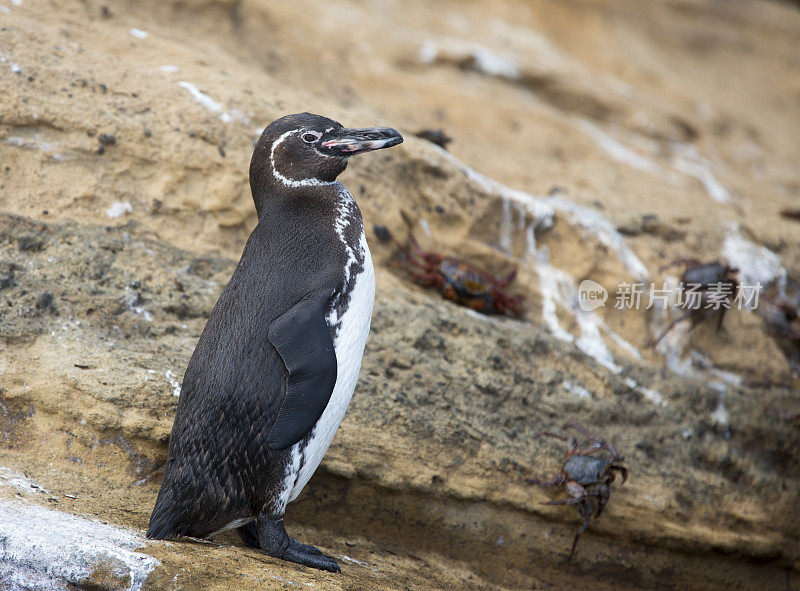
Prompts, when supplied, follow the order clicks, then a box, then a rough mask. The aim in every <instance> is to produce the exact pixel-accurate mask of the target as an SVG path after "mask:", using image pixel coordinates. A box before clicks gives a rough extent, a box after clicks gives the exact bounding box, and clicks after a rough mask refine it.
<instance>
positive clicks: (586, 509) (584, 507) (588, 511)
mask: <svg viewBox="0 0 800 591" xmlns="http://www.w3.org/2000/svg"><path fill="white" fill-rule="evenodd" d="M578 510H579V511H580V512H581V515H583V525H581V527H580V529H579V530H578V533H576V534H575V540H574V541H573V542H572V550H570V551H569V557H568V558H567V560H572V555H573V554H575V548H577V547H578V540H579V539H580V537H581V535H583V532H585V531H586V528H588V527H589V521H591V519H592V508H591V506H590V505H589V503H587V502H586V501H584V502H583V503H582V504H581V505H580V506H579V507H578Z"/></svg>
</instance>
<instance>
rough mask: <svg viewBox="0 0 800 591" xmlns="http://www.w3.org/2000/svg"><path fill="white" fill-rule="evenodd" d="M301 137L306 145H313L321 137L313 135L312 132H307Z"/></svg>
mask: <svg viewBox="0 0 800 591" xmlns="http://www.w3.org/2000/svg"><path fill="white" fill-rule="evenodd" d="M300 137H301V139H302V140H303V141H304V142H305V143H307V144H313V143H314V142H316V141H317V140H318V139H319V137H320V136H319V135H317V134H316V133H311V132H308V131H307V132H306V133H304V134H303V135H302V136H300Z"/></svg>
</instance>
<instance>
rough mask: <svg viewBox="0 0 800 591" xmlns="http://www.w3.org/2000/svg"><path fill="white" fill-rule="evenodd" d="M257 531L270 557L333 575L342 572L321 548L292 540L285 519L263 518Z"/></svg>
mask: <svg viewBox="0 0 800 591" xmlns="http://www.w3.org/2000/svg"><path fill="white" fill-rule="evenodd" d="M256 530H257V533H258V544H259V546H260V547H261V549H262V550H263V551H264V552H266V553H267V554H269V555H270V556H274V557H275V558H280V559H282V560H286V561H288V562H295V563H297V564H302V565H304V566H308V567H311V568H318V569H321V570H327V571H330V572H332V573H340V572H342V569H340V568H339V564H338V563H337V562H336V561H335V560H334V559H333V558H329V557H328V556H325V555H323V554H322V551H321V550H320V549H319V548H315V547H314V546H309V545H308V544H302V543H300V542H298V541H297V540H295V539H294V538H290V537H289V535H288V534H287V533H286V529H285V528H284V526H283V517H270V516H261V517H259V518H258V520H257V522H256Z"/></svg>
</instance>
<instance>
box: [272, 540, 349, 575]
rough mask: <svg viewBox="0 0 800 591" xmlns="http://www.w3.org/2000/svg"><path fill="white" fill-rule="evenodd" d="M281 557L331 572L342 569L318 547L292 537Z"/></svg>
mask: <svg viewBox="0 0 800 591" xmlns="http://www.w3.org/2000/svg"><path fill="white" fill-rule="evenodd" d="M283 559H284V560H288V561H289V562H296V563H297V564H303V565H305V566H310V567H311V568H318V569H321V570H327V571H329V572H332V573H340V572H342V569H341V568H339V563H337V562H336V561H335V560H334V559H333V558H329V557H327V556H325V555H324V554H322V552H321V551H320V550H319V548H315V547H314V546H309V545H308V544H301V543H300V542H298V541H297V540H294V539H290V541H289V547H288V548H287V549H286V552H285V553H284V555H283Z"/></svg>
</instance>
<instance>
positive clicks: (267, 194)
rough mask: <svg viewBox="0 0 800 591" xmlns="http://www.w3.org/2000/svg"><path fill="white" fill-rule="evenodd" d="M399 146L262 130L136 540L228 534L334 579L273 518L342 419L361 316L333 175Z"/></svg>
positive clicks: (327, 128)
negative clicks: (244, 213) (235, 250)
mask: <svg viewBox="0 0 800 591" xmlns="http://www.w3.org/2000/svg"><path fill="white" fill-rule="evenodd" d="M402 141H403V138H402V136H401V135H400V134H399V133H398V132H397V131H395V130H394V129H390V128H386V127H374V128H367V129H345V128H344V127H342V125H341V124H339V123H337V122H336V121H333V120H331V119H328V118H327V117H322V116H320V115H313V114H310V113H300V114H296V115H287V116H285V117H281V118H280V119H277V120H276V121H273V122H272V123H270V124H269V125H268V126H267V128H266V129H265V130H264V132H263V133H262V135H261V138H260V139H259V140H258V143H257V144H256V147H255V151H254V153H253V158H252V160H251V162H250V187H251V190H252V193H253V200H254V201H255V206H256V211H257V213H258V225H257V226H256V227H255V229H254V230H253V232H252V234H250V237H249V239H248V240H247V244H246V245H245V247H244V252H243V253H242V258H241V260H240V261H239V264H238V265H237V267H236V270H235V271H234V273H233V276H232V277H231V279H230V282H229V283H228V285H227V286H226V287H225V289H224V290H223V292H222V295H220V298H219V300H218V301H217V304H216V306H214V310H213V311H212V313H211V316H210V317H209V319H208V322H207V323H206V326H205V329H204V330H203V333H202V334H201V336H200V339H199V341H198V343H197V347H196V348H195V350H194V354H193V355H192V358H191V360H190V361H189V366H188V367H187V369H186V373H185V375H184V378H183V385H182V387H181V396H180V399H179V400H178V408H177V412H176V415H175V422H174V424H173V427H172V434H171V435H170V441H169V451H168V458H167V463H166V467H165V470H164V480H163V482H162V483H161V489H160V491H159V493H158V498H157V500H156V504H155V508H154V509H153V514H152V516H151V518H150V526H149V528H148V531H147V537H148V538H152V539H172V538H175V537H177V536H192V537H198V538H205V537H208V536H211V535H213V534H215V533H219V532H221V531H224V530H227V529H232V528H238V529H239V533H240V534H241V535H242V538H243V539H244V540H245V541H246V542H248V543H249V544H250V545H253V546H256V547H260V548H261V549H262V550H263V551H264V552H266V553H267V554H269V555H271V556H274V557H277V558H280V559H283V560H288V561H290V562H296V563H299V564H303V565H306V566H310V567H313V568H319V569H324V570H328V571H332V572H340V569H339V565H338V564H337V563H336V561H335V560H333V559H332V558H329V557H327V556H324V555H323V554H322V552H320V550H318V549H317V548H315V547H313V546H308V545H306V544H301V543H300V542H298V541H297V540H294V539H292V538H290V537H289V536H288V535H287V533H286V530H285V529H284V524H283V519H284V514H285V511H286V505H287V503H289V502H291V501H293V500H294V499H295V498H297V496H298V495H299V494H300V491H301V490H302V489H303V487H304V486H305V485H306V483H307V482H308V480H309V479H310V478H311V475H312V474H313V473H314V471H315V470H316V469H317V466H319V463H320V461H321V460H322V457H323V456H324V455H325V452H326V451H327V449H328V446H329V445H330V443H331V440H332V439H333V436H334V434H335V433H336V429H337V428H338V427H339V423H340V422H341V420H342V417H343V416H344V413H345V411H346V410H347V405H348V404H349V402H350V398H351V396H352V394H353V389H354V388H355V385H356V380H357V378H358V372H359V369H360V368H361V357H362V355H363V352H364V345H365V344H366V340H367V334H368V333H369V327H370V320H371V317H372V305H373V301H374V295H375V274H374V270H373V266H372V258H371V257H370V252H369V247H368V246H367V241H366V237H365V235H364V228H363V224H362V220H361V212H360V210H359V208H358V205H357V204H356V202H355V200H354V199H353V197H352V196H351V195H350V193H349V192H348V191H347V189H346V188H345V187H344V186H343V185H342V184H341V183H339V182H338V181H337V180H336V177H337V176H338V175H339V174H340V173H341V172H342V171H344V169H345V168H346V166H347V161H348V158H350V157H351V156H354V155H356V154H360V153H362V152H368V151H371V150H378V149H381V148H388V147H390V146H394V145H397V144H399V143H401V142H402Z"/></svg>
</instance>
